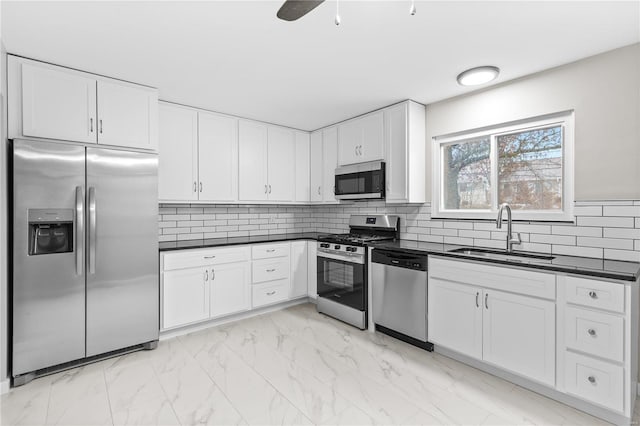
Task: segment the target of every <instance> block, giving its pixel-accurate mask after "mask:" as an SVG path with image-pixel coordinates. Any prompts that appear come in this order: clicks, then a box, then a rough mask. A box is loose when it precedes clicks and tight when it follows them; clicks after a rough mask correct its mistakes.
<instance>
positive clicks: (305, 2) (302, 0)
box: [276, 0, 324, 21]
mask: <svg viewBox="0 0 640 426" xmlns="http://www.w3.org/2000/svg"><path fill="white" fill-rule="evenodd" d="M322 2H324V0H286V1H285V2H284V4H283V5H282V6H280V10H278V13H277V14H276V16H278V18H280V19H282V20H285V21H295V20H296V19H300V18H302V17H303V16H304V15H306V14H307V13H309V12H311V11H312V10H313V9H315V8H316V7H318V6H320V3H322Z"/></svg>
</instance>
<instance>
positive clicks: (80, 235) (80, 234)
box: [76, 186, 84, 275]
mask: <svg viewBox="0 0 640 426" xmlns="http://www.w3.org/2000/svg"><path fill="white" fill-rule="evenodd" d="M83 252H84V194H83V193H82V187H81V186H76V274H77V275H82V253H83Z"/></svg>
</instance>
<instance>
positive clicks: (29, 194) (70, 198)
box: [11, 140, 85, 376]
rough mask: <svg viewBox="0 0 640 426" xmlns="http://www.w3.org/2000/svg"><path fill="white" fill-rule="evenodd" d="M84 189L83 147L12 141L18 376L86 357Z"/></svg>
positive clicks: (14, 365) (14, 369)
mask: <svg viewBox="0 0 640 426" xmlns="http://www.w3.org/2000/svg"><path fill="white" fill-rule="evenodd" d="M84 182H85V149H84V147H82V146H77V145H67V144H61V143H49V142H36V141H23V140H15V141H14V142H13V234H12V238H13V243H12V244H13V280H12V308H13V309H12V318H13V324H12V341H13V345H12V355H13V356H12V362H11V364H12V365H11V370H12V375H13V376H17V375H20V374H24V373H27V372H31V371H34V370H38V369H41V368H45V367H50V366H54V365H57V364H62V363H64V362H68V361H72V360H75V359H79V358H83V357H84V356H85V300H84V299H85V275H84V273H85V270H84V257H83V245H84V244H83V243H84V234H83V220H82V219H83V215H84Z"/></svg>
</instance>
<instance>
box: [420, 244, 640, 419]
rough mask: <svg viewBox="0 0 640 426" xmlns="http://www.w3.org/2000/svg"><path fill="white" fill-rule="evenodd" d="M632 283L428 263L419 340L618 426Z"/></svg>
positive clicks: (628, 374) (634, 303) (632, 347)
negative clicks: (424, 336) (423, 333)
mask: <svg viewBox="0 0 640 426" xmlns="http://www.w3.org/2000/svg"><path fill="white" fill-rule="evenodd" d="M638 284H639V283H638V282H626V281H603V280H598V279H591V278H584V277H575V276H567V275H562V274H560V275H556V274H550V273H546V272H539V271H536V270H531V269H526V268H513V267H507V266H504V267H503V266H493V265H490V264H487V263H483V262H471V261H459V260H454V259H450V258H441V257H437V256H430V257H429V294H428V339H429V341H431V342H432V343H434V344H435V345H436V350H438V348H439V347H440V348H442V349H443V351H444V352H445V353H448V354H449V355H450V356H453V357H454V358H458V359H460V360H462V361H465V362H468V363H470V364H473V365H475V366H477V367H479V368H485V366H486V368H487V370H488V371H491V372H495V371H496V370H495V369H496V368H497V369H498V371H504V372H505V376H504V377H507V378H511V379H512V380H514V381H516V382H517V383H518V384H521V385H523V386H531V388H532V389H534V390H535V391H537V392H541V393H545V389H547V390H548V393H546V395H548V396H550V397H552V398H558V399H561V400H562V401H563V402H565V403H567V404H569V405H572V406H575V407H577V408H579V409H581V410H584V411H587V412H589V413H591V414H593V415H596V416H598V417H601V418H603V419H605V420H608V421H610V422H613V423H628V422H629V420H630V419H631V416H632V415H633V408H634V402H635V398H636V394H637V389H636V385H637V383H638V381H637V379H636V376H637V372H638V308H639V306H638V305H639V300H638ZM447 351H450V352H447ZM507 373H510V374H507ZM514 375H516V376H518V378H517V379H516V378H515V377H514ZM529 384H530V385H529ZM541 385H542V386H541ZM559 394H563V396H562V398H559V397H558V395H559Z"/></svg>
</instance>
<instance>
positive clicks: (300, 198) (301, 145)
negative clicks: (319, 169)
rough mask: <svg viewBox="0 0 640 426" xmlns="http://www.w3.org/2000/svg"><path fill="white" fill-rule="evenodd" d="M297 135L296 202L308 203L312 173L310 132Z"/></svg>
mask: <svg viewBox="0 0 640 426" xmlns="http://www.w3.org/2000/svg"><path fill="white" fill-rule="evenodd" d="M295 134H296V149H295V150H296V160H295V168H296V178H295V186H296V196H295V201H296V202H298V203H308V202H309V201H311V198H310V197H311V194H310V190H309V184H310V177H311V175H310V171H309V166H310V164H309V161H310V157H309V149H310V146H309V143H310V135H309V133H308V132H300V131H297V132H295Z"/></svg>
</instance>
